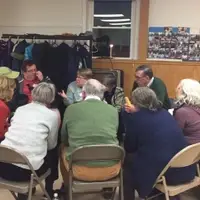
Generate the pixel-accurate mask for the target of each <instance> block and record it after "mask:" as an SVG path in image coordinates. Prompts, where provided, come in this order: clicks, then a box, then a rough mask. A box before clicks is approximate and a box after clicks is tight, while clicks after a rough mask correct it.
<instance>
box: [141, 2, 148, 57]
mask: <svg viewBox="0 0 200 200" xmlns="http://www.w3.org/2000/svg"><path fill="white" fill-rule="evenodd" d="M149 1H150V0H140V27H139V46H138V59H140V60H146V59H147V47H148V27H149Z"/></svg>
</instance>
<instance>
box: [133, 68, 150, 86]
mask: <svg viewBox="0 0 200 200" xmlns="http://www.w3.org/2000/svg"><path fill="white" fill-rule="evenodd" d="M152 77H153V71H152V69H151V68H150V67H149V66H147V65H141V66H139V67H137V68H136V70H135V81H136V82H137V84H138V86H139V87H144V86H147V85H148V83H149V82H150V80H151V79H152Z"/></svg>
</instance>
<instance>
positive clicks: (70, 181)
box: [69, 170, 73, 200]
mask: <svg viewBox="0 0 200 200" xmlns="http://www.w3.org/2000/svg"><path fill="white" fill-rule="evenodd" d="M72 195H73V192H72V172H71V170H70V171H69V200H72Z"/></svg>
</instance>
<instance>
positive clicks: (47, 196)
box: [30, 181, 51, 200]
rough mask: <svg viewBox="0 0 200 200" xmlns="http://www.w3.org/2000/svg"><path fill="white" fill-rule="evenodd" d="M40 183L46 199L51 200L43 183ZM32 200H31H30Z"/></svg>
mask: <svg viewBox="0 0 200 200" xmlns="http://www.w3.org/2000/svg"><path fill="white" fill-rule="evenodd" d="M38 183H39V185H40V187H41V189H42V191H43V192H44V195H45V196H46V198H47V199H48V200H51V198H50V196H49V194H48V193H47V191H46V189H45V187H44V185H43V183H42V182H41V181H38ZM30 200H31V199H30Z"/></svg>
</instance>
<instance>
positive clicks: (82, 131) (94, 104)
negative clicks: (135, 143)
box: [61, 99, 119, 166]
mask: <svg viewBox="0 0 200 200" xmlns="http://www.w3.org/2000/svg"><path fill="white" fill-rule="evenodd" d="M118 124H119V122H118V112H117V109H116V108H114V107H112V106H111V105H108V104H106V103H104V102H102V101H100V100H96V99H88V100H85V101H82V102H80V103H76V104H72V105H70V106H69V107H68V108H67V109H66V111H65V114H64V120H63V125H62V130H61V134H62V142H63V143H64V144H66V145H68V148H67V152H66V156H67V157H66V158H67V160H69V158H70V155H71V153H72V151H73V150H74V149H76V148H77V147H81V146H84V145H95V144H118V140H117V129H118ZM114 163H115V162H110V161H107V162H101V163H99V162H98V163H97V162H95V163H94V162H93V163H91V162H90V163H89V165H92V166H94V165H95V166H96V165H98V166H111V165H113V164H114ZM84 165H88V163H84Z"/></svg>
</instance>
